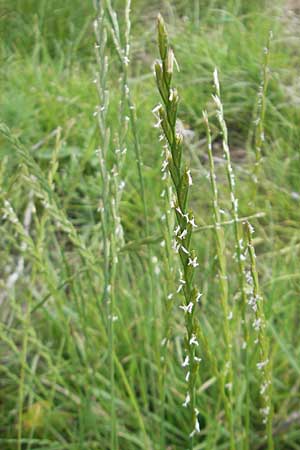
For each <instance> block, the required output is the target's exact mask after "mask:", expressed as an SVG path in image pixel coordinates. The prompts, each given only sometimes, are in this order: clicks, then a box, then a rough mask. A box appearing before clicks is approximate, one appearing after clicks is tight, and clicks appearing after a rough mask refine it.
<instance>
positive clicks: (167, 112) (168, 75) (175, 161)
mask: <svg viewBox="0 0 300 450" xmlns="http://www.w3.org/2000/svg"><path fill="white" fill-rule="evenodd" d="M157 28H158V46H159V53H160V60H158V61H156V62H155V65H154V67H155V77H156V84H157V87H158V90H159V93H160V96H161V100H162V104H159V105H157V107H155V108H154V110H153V112H154V114H155V117H156V121H157V124H159V125H160V127H161V129H162V136H163V138H162V140H164V141H165V145H164V150H165V163H163V170H168V172H169V174H170V176H171V180H172V183H173V185H174V187H175V192H176V198H175V199H174V200H172V208H173V209H174V211H175V215H176V220H177V226H176V228H175V230H174V240H173V249H174V250H175V252H176V253H178V254H179V257H180V261H181V265H182V269H183V271H182V274H181V276H180V280H179V285H178V288H177V293H180V294H183V295H184V299H185V301H184V304H182V305H180V309H182V310H183V312H184V316H185V325H186V338H185V351H186V355H185V358H184V362H183V364H182V366H183V367H188V371H187V372H186V375H185V380H186V382H187V383H188V392H187V395H186V398H185V401H184V403H183V406H184V407H186V408H187V407H189V411H190V414H191V432H190V438H191V439H192V438H193V436H194V435H195V434H196V433H198V432H199V431H200V427H199V422H198V419H197V415H198V412H197V410H196V409H195V400H196V399H195V383H196V377H197V371H198V367H199V362H200V358H199V357H198V356H196V350H197V348H198V347H199V342H198V338H197V327H198V325H197V320H196V317H195V309H196V305H197V301H198V300H199V299H200V296H201V294H200V293H199V291H198V290H197V289H196V288H195V287H194V284H193V278H194V273H195V269H196V268H197V266H198V265H199V263H198V260H197V256H196V254H195V251H194V250H192V249H191V236H192V231H193V229H194V228H196V227H197V225H196V223H195V218H194V214H192V212H190V211H188V209H187V208H188V194H189V189H190V187H191V186H192V184H193V180H192V175H191V171H190V169H188V168H182V154H183V151H182V150H183V148H182V144H183V135H182V133H181V131H180V129H179V127H177V107H178V102H179V96H178V92H177V90H176V89H175V88H173V87H172V86H171V82H172V75H173V65H174V63H175V64H176V60H175V57H174V53H173V50H172V49H171V48H170V46H169V42H168V36H167V31H166V28H165V24H164V21H163V19H162V17H161V16H160V15H159V16H158V26H157Z"/></svg>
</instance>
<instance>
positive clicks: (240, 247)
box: [213, 69, 250, 450]
mask: <svg viewBox="0 0 300 450" xmlns="http://www.w3.org/2000/svg"><path fill="white" fill-rule="evenodd" d="M214 85H215V90H216V93H215V95H213V99H214V102H215V104H216V107H217V118H218V122H219V125H220V129H221V132H222V148H223V152H224V158H225V160H226V172H227V180H228V185H229V191H230V201H231V210H232V216H233V224H234V237H235V247H236V258H237V264H238V277H239V285H240V291H241V299H242V305H241V312H242V326H243V338H244V345H243V350H244V361H245V380H246V402H245V414H244V449H245V450H248V449H249V435H250V390H249V357H248V348H247V344H248V340H249V338H248V326H247V320H246V307H247V293H246V280H245V265H244V260H245V255H244V251H245V249H244V244H243V238H242V234H241V230H240V226H239V209H238V199H237V197H236V188H235V177H234V173H233V169H232V164H231V156H230V149H229V144H228V131H227V125H226V122H225V119H224V111H223V105H222V101H221V94H220V83H219V78H218V72H217V69H215V71H214Z"/></svg>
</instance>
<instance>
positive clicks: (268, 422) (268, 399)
mask: <svg viewBox="0 0 300 450" xmlns="http://www.w3.org/2000/svg"><path fill="white" fill-rule="evenodd" d="M246 231H247V241H248V244H247V247H248V254H249V258H250V279H251V285H252V292H251V297H250V299H249V305H250V306H251V308H252V309H253V311H254V313H255V319H254V321H253V323H252V326H253V328H254V330H255V332H256V339H255V341H254V343H255V345H258V347H259V362H258V363H257V364H256V367H257V370H258V375H259V379H260V382H261V385H260V395H261V398H262V402H263V407H262V408H261V409H260V412H261V414H262V417H263V423H264V424H265V426H266V432H267V441H268V450H273V449H274V442H273V432H272V419H273V404H272V364H271V357H270V351H269V347H270V344H269V339H268V336H267V333H266V319H265V313H264V306H263V297H262V295H261V292H260V287H259V279H258V273H257V268H256V254H255V249H254V246H253V242H252V234H253V232H254V229H253V227H252V226H251V225H250V224H249V222H246Z"/></svg>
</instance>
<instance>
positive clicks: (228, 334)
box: [203, 112, 235, 449]
mask: <svg viewBox="0 0 300 450" xmlns="http://www.w3.org/2000/svg"><path fill="white" fill-rule="evenodd" d="M203 117H204V123H205V125H206V132H207V143H208V146H207V147H208V157H209V170H210V183H211V190H212V195H213V217H214V225H215V227H214V232H215V240H216V247H217V257H218V263H219V284H220V290H221V306H222V310H223V332H224V339H225V364H224V371H223V374H222V375H223V376H222V390H225V392H226V393H225V395H224V398H225V409H226V416H227V421H228V426H229V434H230V448H231V449H234V448H235V438H234V428H233V412H232V385H233V371H232V330H231V326H230V323H231V320H232V312H231V311H229V304H228V276H227V269H226V256H225V248H226V244H225V237H224V230H223V228H222V227H221V225H220V223H221V213H220V205H219V194H218V187H217V183H216V174H215V167H214V159H213V154H212V140H211V131H210V126H209V122H208V117H207V114H206V113H205V112H204V113H203Z"/></svg>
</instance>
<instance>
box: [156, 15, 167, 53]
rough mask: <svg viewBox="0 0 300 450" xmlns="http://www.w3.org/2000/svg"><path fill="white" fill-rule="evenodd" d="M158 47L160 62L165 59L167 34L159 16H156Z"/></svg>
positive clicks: (162, 20)
mask: <svg viewBox="0 0 300 450" xmlns="http://www.w3.org/2000/svg"><path fill="white" fill-rule="evenodd" d="M157 32H158V47H159V53H160V57H161V59H162V61H164V60H165V59H166V56H167V50H168V34H167V30H166V26H165V22H164V19H163V18H162V15H161V14H158V16H157Z"/></svg>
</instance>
